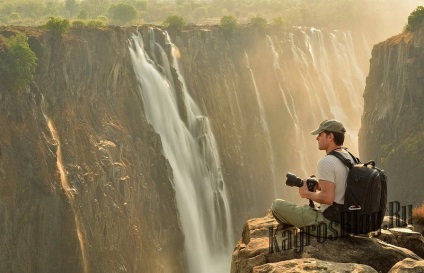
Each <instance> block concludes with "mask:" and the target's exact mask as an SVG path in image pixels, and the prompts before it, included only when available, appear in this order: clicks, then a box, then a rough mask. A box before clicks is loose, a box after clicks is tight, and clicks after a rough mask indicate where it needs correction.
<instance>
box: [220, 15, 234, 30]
mask: <svg viewBox="0 0 424 273" xmlns="http://www.w3.org/2000/svg"><path fill="white" fill-rule="evenodd" d="M219 26H220V27H221V28H222V29H223V30H224V32H225V34H228V35H231V34H233V33H234V32H235V31H236V29H237V27H238V26H237V18H236V17H234V16H232V15H226V16H222V17H221V21H220V23H219Z"/></svg>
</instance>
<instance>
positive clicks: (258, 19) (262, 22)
mask: <svg viewBox="0 0 424 273" xmlns="http://www.w3.org/2000/svg"><path fill="white" fill-rule="evenodd" d="M250 23H251V24H252V25H254V26H255V27H257V28H261V29H264V28H265V27H266V24H267V21H266V19H265V18H263V17H262V16H261V15H256V16H255V17H253V18H252V19H250Z"/></svg>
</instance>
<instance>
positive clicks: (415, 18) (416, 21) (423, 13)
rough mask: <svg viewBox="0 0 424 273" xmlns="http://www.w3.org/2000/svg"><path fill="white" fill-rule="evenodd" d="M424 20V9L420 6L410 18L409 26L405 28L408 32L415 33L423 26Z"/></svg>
mask: <svg viewBox="0 0 424 273" xmlns="http://www.w3.org/2000/svg"><path fill="white" fill-rule="evenodd" d="M423 20H424V7H423V6H418V7H417V8H416V9H415V10H414V11H413V12H411V14H410V15H409V17H408V24H407V25H406V26H405V30H406V31H415V30H417V29H418V28H419V27H420V26H421V25H422V24H423Z"/></svg>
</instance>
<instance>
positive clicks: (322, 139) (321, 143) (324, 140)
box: [316, 132, 331, 150]
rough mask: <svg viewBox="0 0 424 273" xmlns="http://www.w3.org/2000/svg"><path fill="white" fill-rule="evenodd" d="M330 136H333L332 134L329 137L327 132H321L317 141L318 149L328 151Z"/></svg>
mask: <svg viewBox="0 0 424 273" xmlns="http://www.w3.org/2000/svg"><path fill="white" fill-rule="evenodd" d="M330 136H331V133H330V134H328V135H327V134H326V133H325V132H321V133H319V134H318V135H317V138H316V140H317V141H318V149H319V150H326V149H327V147H328V145H329V142H330V140H329V138H330Z"/></svg>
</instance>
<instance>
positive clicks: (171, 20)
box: [163, 15, 186, 31]
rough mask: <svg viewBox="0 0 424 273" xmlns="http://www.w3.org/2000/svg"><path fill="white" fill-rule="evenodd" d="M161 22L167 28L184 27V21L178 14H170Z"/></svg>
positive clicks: (177, 28) (179, 28)
mask: <svg viewBox="0 0 424 273" xmlns="http://www.w3.org/2000/svg"><path fill="white" fill-rule="evenodd" d="M163 24H164V25H165V27H167V28H170V29H173V30H178V31H181V30H182V29H183V28H184V26H185V24H186V23H185V22H184V19H183V17H181V16H179V15H170V16H168V17H167V18H166V20H165V21H164V22H163Z"/></svg>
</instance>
